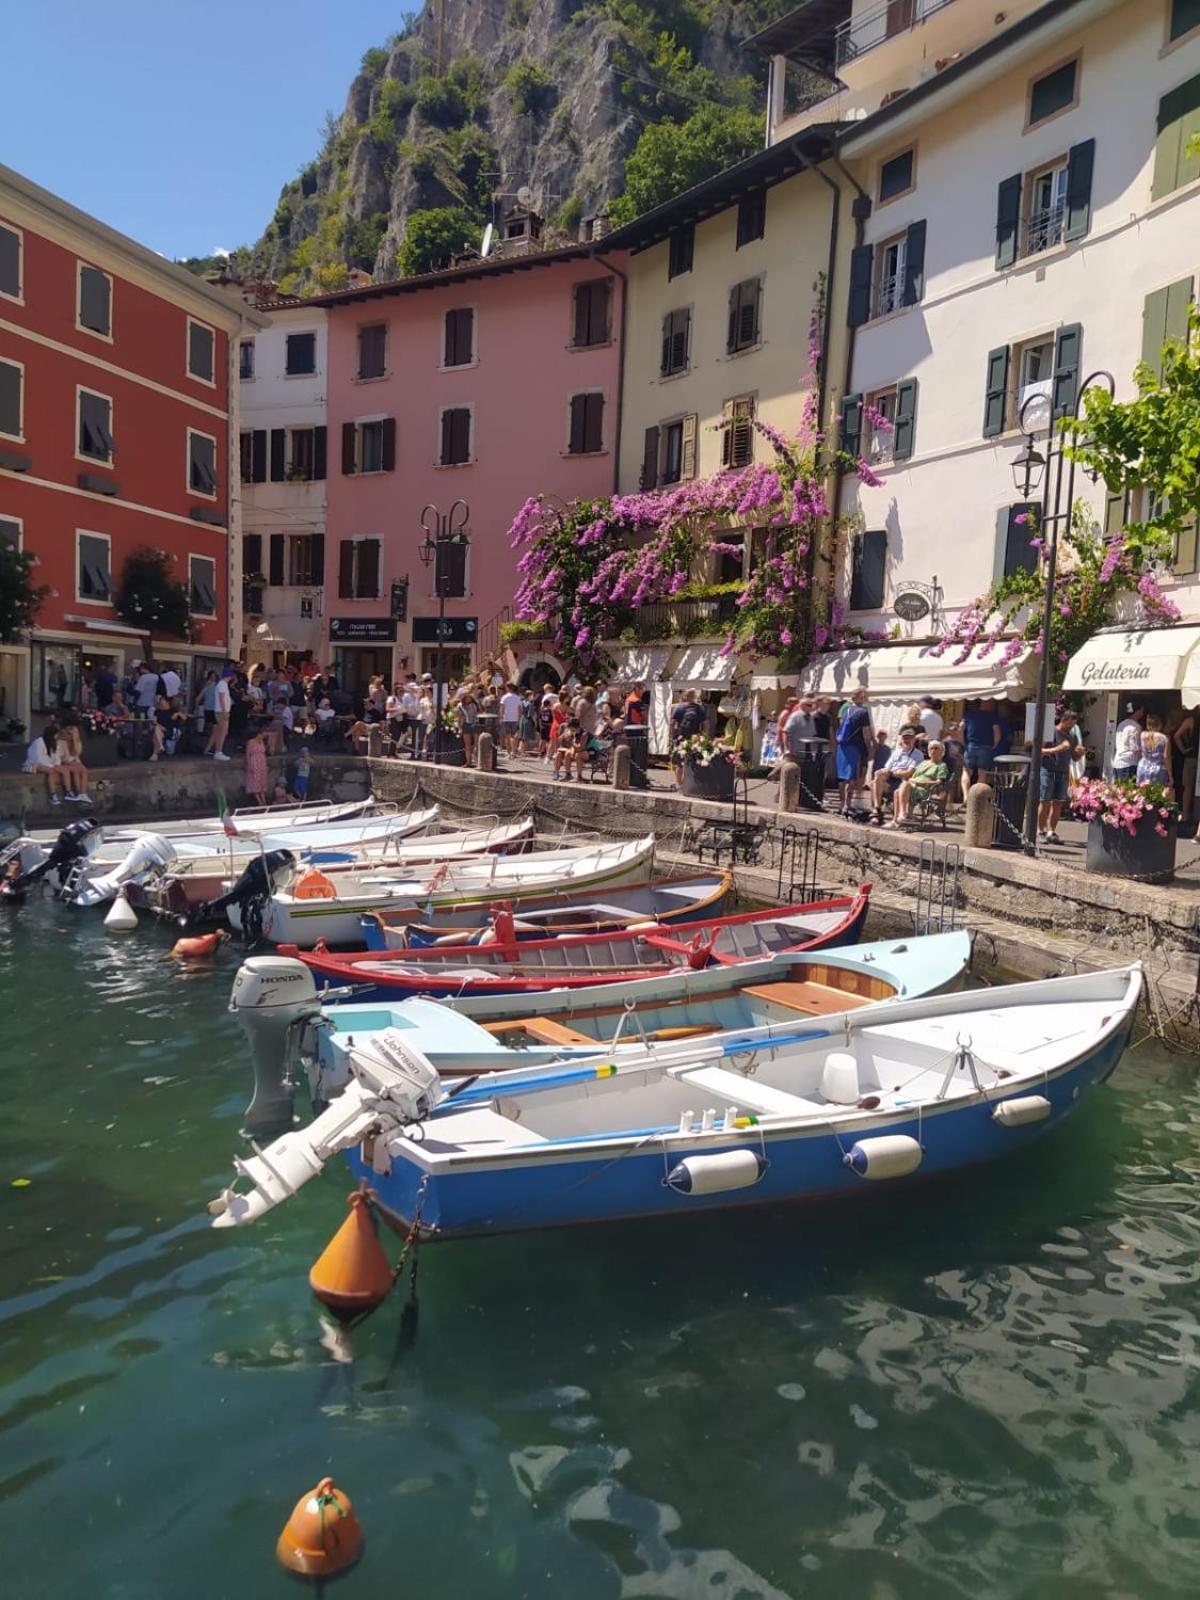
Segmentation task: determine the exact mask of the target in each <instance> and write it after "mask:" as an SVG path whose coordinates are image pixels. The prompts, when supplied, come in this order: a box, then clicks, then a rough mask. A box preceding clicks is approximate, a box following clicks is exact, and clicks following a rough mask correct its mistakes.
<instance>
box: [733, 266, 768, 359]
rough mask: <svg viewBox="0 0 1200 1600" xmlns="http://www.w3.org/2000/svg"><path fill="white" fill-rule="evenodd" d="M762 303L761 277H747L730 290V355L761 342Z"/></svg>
mask: <svg viewBox="0 0 1200 1600" xmlns="http://www.w3.org/2000/svg"><path fill="white" fill-rule="evenodd" d="M761 303H762V280H761V278H745V279H743V280H742V282H741V283H735V284H734V286H733V288H732V289H731V290H730V291H729V335H728V338H727V340H726V350H727V352H728V354H729V355H734V354H736V352H737V351H739V350H750V349H752V348H753V347H754V346H755V345H756V344H757V343H758V342H759V338H760V334H761V330H760V328H759V307H760V305H761Z"/></svg>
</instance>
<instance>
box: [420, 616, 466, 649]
mask: <svg viewBox="0 0 1200 1600" xmlns="http://www.w3.org/2000/svg"><path fill="white" fill-rule="evenodd" d="M412 630H413V643H414V644H474V643H475V640H476V639H477V637H478V636H479V618H478V617H442V618H441V620H440V622H439V620H438V618H437V617H414V618H413V625H412Z"/></svg>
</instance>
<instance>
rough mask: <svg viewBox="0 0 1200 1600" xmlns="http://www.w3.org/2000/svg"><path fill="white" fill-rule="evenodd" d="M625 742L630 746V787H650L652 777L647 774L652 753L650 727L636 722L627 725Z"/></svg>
mask: <svg viewBox="0 0 1200 1600" xmlns="http://www.w3.org/2000/svg"><path fill="white" fill-rule="evenodd" d="M625 743H626V744H627V745H628V746H629V787H630V788H631V789H648V788H649V787H650V779H649V777H648V776H647V772H646V764H647V759H648V757H649V753H650V730H649V728H646V727H639V726H637V725H636V724H633V725H627V726H626V729H625Z"/></svg>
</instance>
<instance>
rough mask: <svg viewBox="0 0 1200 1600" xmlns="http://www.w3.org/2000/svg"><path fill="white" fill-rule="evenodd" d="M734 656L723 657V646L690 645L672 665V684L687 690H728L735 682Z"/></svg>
mask: <svg viewBox="0 0 1200 1600" xmlns="http://www.w3.org/2000/svg"><path fill="white" fill-rule="evenodd" d="M736 665H737V657H736V656H734V655H722V653H721V646H720V645H719V644H713V645H689V646H687V647H686V648H684V649H681V650H680V652H679V655H678V656H677V657H676V659H675V660H674V661H673V662H672V663H671V682H672V683H673V684H675V685H676V686H680V687H682V688H685V689H728V687H729V685H730V684H731V683H732V682H733V669H734V667H735V666H736Z"/></svg>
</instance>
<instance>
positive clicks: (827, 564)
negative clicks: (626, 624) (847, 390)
mask: <svg viewBox="0 0 1200 1600" xmlns="http://www.w3.org/2000/svg"><path fill="white" fill-rule="evenodd" d="M822 308H823V295H822V286H821V285H820V283H818V285H817V299H816V306H815V309H814V313H813V318H812V323H811V325H810V330H809V345H810V360H811V363H812V366H811V373H812V374H816V373H817V372H818V371H819V361H820V346H821V321H822V315H823V309H822ZM805 381H806V382H809V383H810V384H811V383H812V379H811V377H810V378H809V379H808V380H805ZM814 392H815V385H814V386H813V387H810V390H809V394H808V397H807V399H806V401H805V407H804V418H803V421H802V423H801V426H800V429H799V430H798V432H797V434H796V436H795V438H788V437H787V436H785V435H784V434H783V433H781V432H779V430H778V429H776V428H773V427H771V426H770V425H769V424H767V423H765V422H763V421H761V420H760V419H758V418H755V419H752V422H751V426H752V427H753V429H754V431H755V433H756V434H757V435H758V437H759V438H761V439H763V440H764V441H765V442H766V443H767V444H768V445H770V447H771V452H772V459H771V460H770V461H767V462H754V463H753V464H751V465H750V466H746V467H742V468H737V469H726V470H724V471H721V472H718V473H716V474H715V475H714V476H712V477H710V478H696V479H692V480H691V481H689V482H685V483H680V484H677V485H674V486H673V487H671V488H668V489H654V490H646V491H643V492H640V493H637V494H628V495H613V496H612V497H611V498H609V499H604V500H586V501H576V502H575V503H573V504H572V505H569V506H560V505H557V504H555V503H554V502H553V501H551V500H550V499H548V498H547V497H544V496H540V495H535V496H533V497H531V498H530V499H528V500H527V501H526V502H525V504H524V505H523V506H522V507H521V509H520V511H519V512H518V513H517V516H516V518H515V520H514V521H513V524H512V527H511V528H510V530H509V537H510V540H511V543H512V545H513V548H514V549H516V550H518V551H519V552H520V555H519V558H518V562H517V570H518V572H519V573H520V578H521V581H520V585H519V587H518V590H517V595H516V612H517V617H518V619H520V620H521V621H524V622H544V623H545V624H546V626H547V629H548V631H550V632H551V633H552V635H553V639H554V647H555V650H556V652H558V653H559V654H562V655H565V656H567V657H569V658H570V659H572V660H575V661H578V662H579V663H580V664H586V663H587V662H589V661H590V660H591V659H592V657H593V656H594V655H595V653H596V651H597V649H598V648H599V646H600V644H601V642H602V641H604V640H611V639H614V638H615V637H616V636H617V634H618V633H619V632H620V630H621V627H622V623H623V618H624V617H625V616H627V615H628V614H629V613H630V612H633V611H636V610H637V608H638V607H639V606H645V605H651V604H653V603H655V602H660V601H667V600H672V599H676V598H677V597H679V596H680V595H681V594H682V592H683V591H684V590H686V589H687V588H688V586H689V584H690V583H692V582H693V581H694V576H695V574H694V567H695V564H696V560H697V557H698V556H700V555H703V554H706V553H714V554H717V555H720V554H723V553H725V552H729V553H732V554H738V553H740V552H741V545H740V544H734V543H732V542H730V541H729V537H728V536H729V535H730V533H731V532H732V531H733V530H734V529H737V530H738V531H741V530H744V529H758V530H762V543H761V548H759V549H756V552H755V560H754V562H753V564H752V567H751V571H750V575H749V578H748V581H747V582H746V583H745V585H744V587H743V589H742V592H741V593H740V594H739V595H738V598H737V613H738V615H737V620H736V622H735V623H734V624H733V626H732V628H731V630H730V632H729V634H728V637H727V638H726V640H725V649H726V651H727V652H730V653H731V652H733V651H735V650H736V651H740V652H744V653H745V654H747V655H750V656H752V657H759V656H764V655H774V656H778V657H779V658H780V660H781V664H785V665H797V664H799V663H800V662H802V661H803V660H804V659H805V658H806V656H807V655H808V653H809V652H810V651H811V650H813V649H818V650H819V649H822V648H824V647H826V646H830V647H840V645H841V644H843V643H847V642H850V641H851V639H854V640H859V639H861V638H862V635H861V634H859V633H858V631H857V630H847V629H846V628H845V625H844V610H843V609H842V608H841V606H840V604H839V603H838V602H837V601H836V599H835V597H834V594H833V584H832V579H831V577H830V574H831V573H832V572H833V571H835V570H836V561H837V548H836V546H837V541H838V536H839V532H840V531H841V530H839V529H837V528H835V526H834V518H833V514H832V508H831V506H830V503H829V497H828V493H827V488H826V481H827V475H828V474H829V473H830V472H831V471H832V470H833V468H834V467H835V466H836V467H837V468H838V469H840V470H842V471H850V472H854V473H857V475H858V476H859V477H860V478H862V479H863V481H864V482H867V483H876V482H878V480H877V479H876V478H875V477H874V475H873V474H872V472H871V469H870V467H869V466H868V465H867V463H866V462H865V461H855V460H852V459H850V458H848V457H847V458H842V457H839V456H836V455H834V454H833V453H832V452H828V451H826V450H825V449H824V448H823V445H824V439H823V436H822V434H821V433H820V431H819V430H818V428H817V426H816V416H815V410H816V405H815V399H814ZM722 426H729V423H728V422H726V423H724V424H722Z"/></svg>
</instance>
